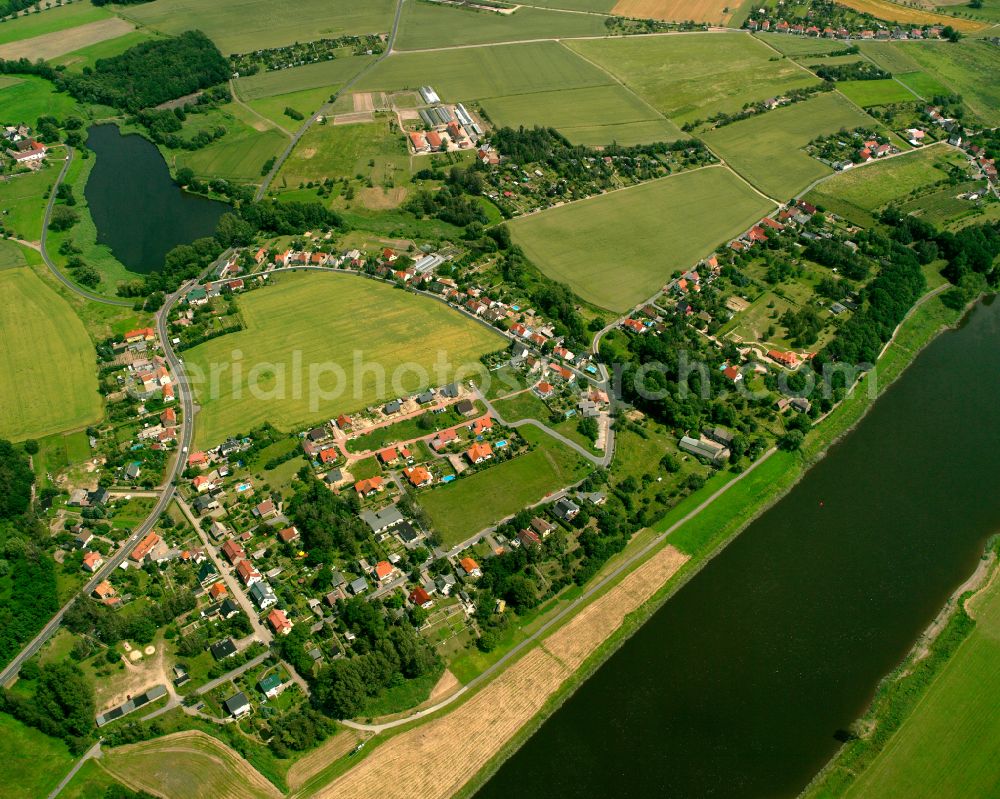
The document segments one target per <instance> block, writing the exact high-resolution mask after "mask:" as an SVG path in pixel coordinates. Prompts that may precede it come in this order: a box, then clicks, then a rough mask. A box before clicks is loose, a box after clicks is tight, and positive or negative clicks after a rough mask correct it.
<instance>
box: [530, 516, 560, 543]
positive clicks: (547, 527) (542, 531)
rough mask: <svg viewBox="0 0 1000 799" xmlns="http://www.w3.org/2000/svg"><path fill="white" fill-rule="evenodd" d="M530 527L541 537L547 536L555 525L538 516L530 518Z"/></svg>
mask: <svg viewBox="0 0 1000 799" xmlns="http://www.w3.org/2000/svg"><path fill="white" fill-rule="evenodd" d="M531 527H532V529H533V530H534V531H535V532H536V533H538V534H539V535H540V536H541V537H542V538H545V537H547V536H548V535H549V533H551V532H552V531H553V530H555V529H556V526H555V525H554V524H552V522H549V521H546V520H545V519H542V518H541V517H539V516H536V517H535V518H534V519H532V520H531Z"/></svg>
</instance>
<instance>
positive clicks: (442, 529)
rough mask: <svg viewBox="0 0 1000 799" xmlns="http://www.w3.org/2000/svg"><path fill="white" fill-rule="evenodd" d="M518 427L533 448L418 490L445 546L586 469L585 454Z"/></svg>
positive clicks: (538, 497)
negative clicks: (441, 483) (460, 476)
mask: <svg viewBox="0 0 1000 799" xmlns="http://www.w3.org/2000/svg"><path fill="white" fill-rule="evenodd" d="M519 432H520V433H521V435H522V436H523V437H524V438H525V440H526V441H528V442H530V443H533V444H535V445H536V446H535V449H533V450H532V451H531V452H529V453H527V454H526V455H520V456H518V457H516V458H514V459H512V460H509V461H505V462H504V463H499V464H497V465H496V466H491V467H489V468H486V469H483V470H482V471H479V472H476V473H475V474H471V475H469V476H467V477H462V478H460V479H458V480H456V481H455V482H453V483H450V484H448V485H442V486H439V487H438V488H434V489H432V490H430V491H423V492H421V493H420V496H419V502H420V504H421V505H422V506H423V508H424V510H426V511H427V513H428V514H429V515H430V517H431V521H432V523H433V526H434V529H435V530H437V531H438V533H440V535H441V540H442V543H443V544H444V546H445V547H452V546H454V545H455V544H457V543H459V542H461V541H464V540H465V539H466V538H468V537H469V536H471V535H473V534H474V533H477V532H479V531H480V530H482V529H483V528H484V527H487V526H489V525H491V524H494V523H495V522H498V521H500V519H502V518H504V517H505V516H509V515H510V514H512V513H517V511H519V510H521V509H522V508H524V507H525V506H527V505H530V504H532V503H535V502H538V501H540V500H542V499H544V498H545V497H546V496H548V495H549V494H551V493H552V492H554V491H558V490H559V489H560V488H563V487H565V486H567V485H570V484H571V483H575V482H576V481H577V480H580V479H582V478H583V477H584V476H585V475H586V474H587V472H588V471H589V470H590V466H589V465H588V464H587V462H586V461H584V460H583V458H581V457H580V456H579V455H577V454H576V453H575V452H573V450H571V449H569V448H568V447H565V446H563V445H562V444H560V443H558V442H557V441H556V440H555V439H553V438H551V437H550V436H549V435H547V434H546V433H543V432H541V431H540V430H537V429H535V428H533V427H522V428H521V430H520V431H519Z"/></svg>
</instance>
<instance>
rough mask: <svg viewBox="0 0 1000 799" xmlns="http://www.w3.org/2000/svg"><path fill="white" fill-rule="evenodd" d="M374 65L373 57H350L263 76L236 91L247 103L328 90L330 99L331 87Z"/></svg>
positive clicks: (240, 82) (241, 81) (243, 81)
mask: <svg viewBox="0 0 1000 799" xmlns="http://www.w3.org/2000/svg"><path fill="white" fill-rule="evenodd" d="M372 61H374V57H373V56H350V57H347V58H335V59H334V60H333V61H321V62H319V63H318V64H306V65H305V66H301V67H292V68H291V69H276V70H273V71H271V72H260V73H258V74H256V75H251V76H250V77H248V78H240V79H239V80H237V81H236V90H237V91H238V92H239V94H240V97H241V98H242V99H244V100H258V99H260V98H261V97H271V96H272V95H275V94H288V93H289V92H299V91H302V90H304V89H326V94H327V96H328V97H329V96H330V95H331V94H332V93H333V89H332V88H331V87H332V86H334V85H337V84H341V83H345V82H346V81H348V80H349V79H351V78H353V77H354V76H355V75H356V74H358V73H359V72H360V71H361V70H362V69H364V68H365V67H366V66H367V65H368V64H370V63H371V62H372Z"/></svg>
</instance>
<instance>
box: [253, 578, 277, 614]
mask: <svg viewBox="0 0 1000 799" xmlns="http://www.w3.org/2000/svg"><path fill="white" fill-rule="evenodd" d="M249 593H250V598H251V599H252V600H253V601H254V604H256V605H257V607H259V608H260V609H261V610H267V609H268V608H269V607H272V606H273V605H276V604H278V597H277V595H276V594H275V593H274V589H273V588H271V585H270V584H269V583H268V582H267V581H266V580H257V581H256V582H255V583H254V584H253V585H251V586H250V592H249Z"/></svg>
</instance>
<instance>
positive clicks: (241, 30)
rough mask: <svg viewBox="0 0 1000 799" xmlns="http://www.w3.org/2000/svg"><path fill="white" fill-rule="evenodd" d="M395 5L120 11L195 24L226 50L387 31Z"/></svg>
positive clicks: (370, 1)
mask: <svg viewBox="0 0 1000 799" xmlns="http://www.w3.org/2000/svg"><path fill="white" fill-rule="evenodd" d="M394 8H395V5H394V3H393V0H365V2H363V3H352V2H347V0H333V1H332V2H331V0H296V1H295V2H293V1H292V0H212V2H204V0H155V1H154V2H152V3H143V4H141V5H132V6H127V7H122V8H120V9H119V14H120V15H121V16H123V17H125V18H126V19H131V20H134V21H135V22H138V23H140V24H142V25H148V26H149V27H151V28H154V29H155V30H158V31H162V32H163V33H168V34H171V35H176V34H178V33H182V32H184V31H186V30H191V29H192V28H195V29H198V30H200V31H203V32H204V33H205V34H206V35H207V36H208V37H209V38H211V39H212V41H214V42H215V43H216V44H217V45H218V47H219V49H220V50H221V51H222V53H223V55H229V54H230V53H246V52H249V51H251V50H257V49H259V48H262V47H280V46H282V45H286V44H292V43H293V42H308V41H313V40H315V39H324V38H325V39H332V38H336V37H337V36H343V35H345V34H357V33H387V32H388V31H389V28H390V27H392V17H393V13H394Z"/></svg>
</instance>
